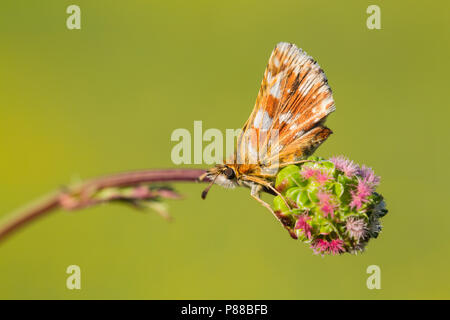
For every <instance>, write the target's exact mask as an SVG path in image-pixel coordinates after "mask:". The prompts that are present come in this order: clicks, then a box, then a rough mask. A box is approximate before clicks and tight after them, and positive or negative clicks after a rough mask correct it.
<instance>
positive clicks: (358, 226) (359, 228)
mask: <svg viewBox="0 0 450 320" xmlns="http://www.w3.org/2000/svg"><path fill="white" fill-rule="evenodd" d="M345 229H346V230H347V233H348V235H349V236H350V237H351V238H353V239H355V240H356V241H360V240H361V239H363V238H364V237H365V235H366V233H367V224H366V223H365V222H364V219H356V218H355V217H349V218H348V219H347V221H346V224H345Z"/></svg>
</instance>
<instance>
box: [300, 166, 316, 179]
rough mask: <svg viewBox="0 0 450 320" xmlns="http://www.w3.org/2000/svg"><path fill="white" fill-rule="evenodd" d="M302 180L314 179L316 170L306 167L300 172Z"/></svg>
mask: <svg viewBox="0 0 450 320" xmlns="http://www.w3.org/2000/svg"><path fill="white" fill-rule="evenodd" d="M301 174H302V177H303V179H305V180H306V179H309V178H311V177H315V176H316V174H317V170H316V169H314V168H310V167H307V168H305V169H303V170H302V172H301Z"/></svg>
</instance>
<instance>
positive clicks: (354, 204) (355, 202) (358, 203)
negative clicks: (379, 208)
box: [350, 190, 367, 210]
mask: <svg viewBox="0 0 450 320" xmlns="http://www.w3.org/2000/svg"><path fill="white" fill-rule="evenodd" d="M350 192H351V194H352V201H351V202H350V208H352V209H354V208H356V209H357V210H359V209H361V207H362V205H363V203H364V202H367V199H364V198H362V197H361V196H360V195H359V194H358V193H357V192H355V191H353V190H352V191H350Z"/></svg>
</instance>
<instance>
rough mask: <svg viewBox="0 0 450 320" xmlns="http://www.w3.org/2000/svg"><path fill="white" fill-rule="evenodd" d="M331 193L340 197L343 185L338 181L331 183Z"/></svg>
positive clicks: (342, 192)
mask: <svg viewBox="0 0 450 320" xmlns="http://www.w3.org/2000/svg"><path fill="white" fill-rule="evenodd" d="M333 193H334V194H335V195H336V196H337V197H338V198H340V197H341V196H342V195H343V194H344V186H343V185H342V184H340V183H339V182H335V183H334V184H333Z"/></svg>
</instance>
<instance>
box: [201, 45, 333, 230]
mask: <svg viewBox="0 0 450 320" xmlns="http://www.w3.org/2000/svg"><path fill="white" fill-rule="evenodd" d="M334 110H335V106H334V100H333V96H332V92H331V89H330V87H329V86H328V81H327V78H326V76H325V73H324V72H323V70H322V69H321V68H320V66H319V65H318V64H317V62H316V61H315V60H314V59H313V58H311V57H310V56H309V55H307V54H306V53H305V52H304V51H303V50H301V49H299V48H297V47H296V46H295V45H294V44H290V43H284V42H282V43H279V44H278V45H277V46H276V47H275V49H274V50H273V52H272V55H271V56H270V59H269V63H268V65H267V68H266V70H265V72H264V77H263V80H262V83H261V88H260V90H259V93H258V97H257V98H256V103H255V107H254V108H253V111H252V113H251V114H250V117H249V118H248V120H247V122H246V123H245V125H244V127H243V129H242V131H241V133H240V135H239V137H238V139H237V148H236V150H235V152H234V155H233V156H232V157H231V158H230V159H228V160H227V161H225V162H224V163H223V164H218V165H216V166H215V167H213V168H211V169H209V170H208V171H207V172H206V173H205V174H204V175H203V176H202V177H200V180H203V179H204V178H208V179H209V180H210V181H211V184H210V185H209V186H208V187H207V188H206V189H205V190H204V191H203V193H202V198H205V197H206V194H207V193H208V191H209V189H210V188H211V186H212V185H213V184H214V183H216V184H219V185H222V186H224V187H227V188H232V187H235V186H246V187H249V188H250V190H251V192H250V194H251V196H252V197H253V198H254V199H256V200H257V201H258V202H260V203H261V204H262V205H263V206H265V207H266V208H268V209H269V210H270V211H271V212H272V213H273V214H274V215H275V217H277V219H278V220H279V221H280V222H281V223H282V221H281V220H280V219H281V218H280V217H279V216H278V215H277V214H276V213H275V212H273V210H272V208H271V206H270V205H269V204H268V203H266V202H264V201H263V200H262V199H261V198H260V194H261V192H262V191H265V192H269V193H272V194H275V195H280V196H281V194H280V192H279V191H278V190H276V189H275V187H274V181H275V178H276V174H277V172H278V171H279V169H280V168H281V167H284V166H287V165H290V164H297V163H301V162H304V161H305V158H307V157H308V156H309V155H311V154H312V153H313V152H314V151H315V149H316V148H317V147H318V146H319V145H320V144H321V143H322V142H324V141H325V140H326V139H327V138H328V136H329V135H330V134H331V133H332V131H331V130H330V129H329V128H327V127H325V125H324V122H325V119H326V117H327V116H328V114H330V113H331V112H333V111H334ZM283 199H284V198H283ZM285 202H286V204H287V205H288V207H289V204H288V203H287V201H286V199H285ZM282 224H283V223H282Z"/></svg>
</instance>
